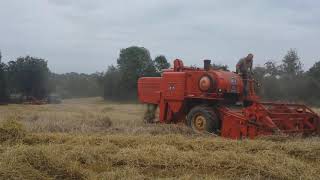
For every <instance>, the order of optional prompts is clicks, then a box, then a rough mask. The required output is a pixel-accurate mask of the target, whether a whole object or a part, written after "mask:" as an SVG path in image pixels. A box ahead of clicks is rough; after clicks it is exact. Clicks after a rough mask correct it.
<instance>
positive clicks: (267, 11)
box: [0, 0, 320, 73]
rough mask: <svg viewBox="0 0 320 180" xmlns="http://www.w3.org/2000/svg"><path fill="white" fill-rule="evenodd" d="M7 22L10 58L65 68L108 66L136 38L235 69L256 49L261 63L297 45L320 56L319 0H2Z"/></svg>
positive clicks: (0, 30) (307, 55)
mask: <svg viewBox="0 0 320 180" xmlns="http://www.w3.org/2000/svg"><path fill="white" fill-rule="evenodd" d="M0 22H1V25H0V49H1V51H2V54H3V56H4V57H3V58H4V60H5V61H8V60H13V59H15V58H16V57H18V56H25V55H32V56H36V57H41V58H45V59H46V60H48V63H49V67H50V69H51V70H52V71H53V72H58V73H63V72H71V71H75V72H85V73H93V72H96V71H103V70H105V69H106V68H107V66H108V65H111V64H115V63H116V59H117V57H118V55H119V51H120V49H121V48H126V47H129V46H132V45H137V46H143V47H145V48H147V49H149V50H150V53H151V55H152V57H155V56H157V55H160V54H163V55H165V56H166V57H167V58H168V59H169V60H170V62H171V61H172V59H174V58H181V59H183V60H184V62H185V64H187V65H195V64H196V65H202V60H203V59H212V60H213V61H214V62H215V63H222V64H227V65H228V66H229V67H231V69H234V66H235V64H236V62H237V61H238V59H239V58H241V57H243V56H245V55H246V54H248V53H249V52H251V53H253V54H255V62H254V63H255V64H256V65H257V64H263V63H264V62H265V61H266V60H267V59H273V60H277V61H280V60H281V58H282V57H283V56H284V55H285V53H286V51H287V50H288V49H290V48H296V49H297V50H298V52H299V55H300V56H301V60H302V62H303V64H304V68H305V69H307V68H309V67H310V66H311V65H313V64H314V62H315V61H319V60H320V49H319V48H320V1H318V0H313V1H311V0H304V1H302V0H259V1H257V0H241V1H239V0H233V1H231V0H223V1H222V0H219V1H218V0H199V1H195V0H126V1H124V0H1V1H0Z"/></svg>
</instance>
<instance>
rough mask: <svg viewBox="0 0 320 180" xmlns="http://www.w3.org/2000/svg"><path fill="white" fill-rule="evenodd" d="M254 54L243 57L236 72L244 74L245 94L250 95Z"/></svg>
mask: <svg viewBox="0 0 320 180" xmlns="http://www.w3.org/2000/svg"><path fill="white" fill-rule="evenodd" d="M252 63H253V54H251V53H250V54H248V56H247V57H244V58H241V59H240V60H239V62H238V63H237V66H236V72H237V73H238V74H240V75H241V76H242V79H243V86H244V96H247V95H248V91H249V89H248V79H250V78H251V75H252Z"/></svg>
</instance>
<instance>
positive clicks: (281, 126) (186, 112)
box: [138, 59, 320, 139]
mask: <svg viewBox="0 0 320 180" xmlns="http://www.w3.org/2000/svg"><path fill="white" fill-rule="evenodd" d="M173 64H174V66H173V68H171V69H166V70H164V71H163V73H162V76H161V77H142V78H140V79H139V80H138V96H139V100H140V101H141V102H142V103H146V104H152V105H156V106H158V107H159V121H160V122H161V123H177V122H185V123H186V124H187V125H188V126H190V127H191V128H192V129H193V130H194V131H196V132H199V133H202V132H209V133H215V134H219V135H221V136H223V137H227V138H233V139H241V138H254V137H256V136H260V135H272V134H275V133H284V134H296V133H299V134H304V135H311V134H319V133H320V132H319V128H320V118H319V116H318V115H317V114H316V113H315V112H314V111H312V109H310V108H308V107H307V106H305V105H301V104H286V103H272V102H269V103H266V102H260V99H259V97H258V96H257V95H256V93H255V89H254V84H255V81H254V79H253V78H249V79H243V78H242V77H241V76H240V75H239V74H236V73H234V72H229V71H224V70H220V69H214V68H213V67H212V66H211V61H210V60H205V61H204V66H203V68H197V67H187V66H184V64H183V62H182V60H180V59H176V60H174V63H173ZM244 81H248V83H246V84H248V87H246V88H248V92H247V93H246V94H245V93H244V83H243V82H244ZM238 102H241V103H242V104H244V106H242V107H240V108H239V107H237V106H235V104H236V103H238Z"/></svg>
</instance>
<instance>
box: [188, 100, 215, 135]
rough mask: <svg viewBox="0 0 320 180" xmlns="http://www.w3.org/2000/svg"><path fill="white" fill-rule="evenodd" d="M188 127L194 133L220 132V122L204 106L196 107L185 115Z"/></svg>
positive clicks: (211, 111) (212, 112) (210, 110)
mask: <svg viewBox="0 0 320 180" xmlns="http://www.w3.org/2000/svg"><path fill="white" fill-rule="evenodd" d="M187 123H188V126H189V127H191V128H192V130H193V131H194V132H196V133H205V132H209V133H215V134H219V132H220V120H219V118H218V116H217V115H216V113H215V112H214V110H213V109H212V108H210V107H206V106H196V107H194V108H192V109H191V110H190V112H189V113H188V115H187Z"/></svg>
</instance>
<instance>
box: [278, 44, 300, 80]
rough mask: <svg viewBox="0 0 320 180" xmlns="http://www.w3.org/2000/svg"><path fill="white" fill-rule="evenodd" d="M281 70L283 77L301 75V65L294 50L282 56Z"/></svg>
mask: <svg viewBox="0 0 320 180" xmlns="http://www.w3.org/2000/svg"><path fill="white" fill-rule="evenodd" d="M281 69H282V73H283V75H285V76H296V75H301V74H302V73H303V70H302V63H301V61H300V57H299V55H298V52H297V51H296V50H295V49H290V50H289V51H288V52H287V54H286V55H285V56H284V58H283V60H282V66H281Z"/></svg>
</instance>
